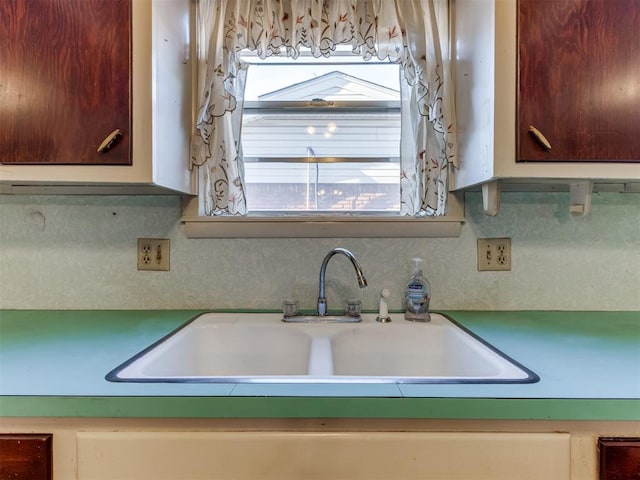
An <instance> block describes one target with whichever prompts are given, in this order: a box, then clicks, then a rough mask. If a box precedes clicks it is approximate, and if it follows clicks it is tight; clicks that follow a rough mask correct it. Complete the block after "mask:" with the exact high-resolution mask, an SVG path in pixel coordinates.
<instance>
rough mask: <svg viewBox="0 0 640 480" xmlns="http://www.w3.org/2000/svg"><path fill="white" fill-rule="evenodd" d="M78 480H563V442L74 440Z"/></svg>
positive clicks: (438, 436) (532, 436)
mask: <svg viewBox="0 0 640 480" xmlns="http://www.w3.org/2000/svg"><path fill="white" fill-rule="evenodd" d="M77 448H78V478H79V479H80V480H107V479H109V480H111V479H114V478H127V479H136V480H152V479H154V480H155V479H157V478H163V479H176V480H178V479H180V480H183V479H189V480H200V479H207V480H216V479H220V480H222V479H225V480H230V479H238V480H240V479H242V480H252V479H261V480H268V479H279V480H282V479H292V480H293V479H323V480H328V479H340V480H345V479H367V480H370V479H379V480H383V479H388V480H392V479H393V480H399V479H422V480H424V479H443V478H446V479H448V480H458V479H469V480H471V479H473V480H482V479H491V480H501V479H504V480H507V479H509V480H513V479H521V480H527V479H531V480H539V479H545V480H569V479H570V469H571V466H570V435H569V434H567V433H484V432H473V433H459V432H79V433H78V434H77Z"/></svg>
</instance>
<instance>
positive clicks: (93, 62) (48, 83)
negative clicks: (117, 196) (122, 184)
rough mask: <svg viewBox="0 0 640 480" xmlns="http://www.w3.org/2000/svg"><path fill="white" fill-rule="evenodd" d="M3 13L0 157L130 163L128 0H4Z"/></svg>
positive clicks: (9, 160) (17, 160)
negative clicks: (106, 145)
mask: <svg viewBox="0 0 640 480" xmlns="http://www.w3.org/2000/svg"><path fill="white" fill-rule="evenodd" d="M0 18H1V19H2V22H0V163H4V164H38V165H47V164H57V165H60V164H65V165H72V164H80V165H84V164H88V165H91V164H100V165H129V164H131V142H130V139H131V25H132V17H131V0H83V1H77V0H3V1H1V2H0ZM116 130H120V135H119V138H118V139H117V141H116V142H114V143H113V145H112V148H111V149H109V150H108V151H107V152H104V153H99V152H98V151H97V149H98V147H99V145H100V144H101V143H102V142H103V141H104V140H105V139H106V138H107V137H108V136H109V135H110V134H111V133H113V132H114V131H116Z"/></svg>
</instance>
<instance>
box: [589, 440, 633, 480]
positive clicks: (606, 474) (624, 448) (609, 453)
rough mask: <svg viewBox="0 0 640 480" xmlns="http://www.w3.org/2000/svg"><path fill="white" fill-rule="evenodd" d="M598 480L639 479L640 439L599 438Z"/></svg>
mask: <svg viewBox="0 0 640 480" xmlns="http://www.w3.org/2000/svg"><path fill="white" fill-rule="evenodd" d="M598 448H599V450H600V480H639V479H640V438H600V439H598Z"/></svg>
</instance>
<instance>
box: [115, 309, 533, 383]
mask: <svg viewBox="0 0 640 480" xmlns="http://www.w3.org/2000/svg"><path fill="white" fill-rule="evenodd" d="M396 317H397V319H396V320H394V321H393V322H390V323H379V322H376V321H375V316H374V315H371V316H369V315H363V321H362V322H361V323H350V324H336V323H322V322H318V323H283V322H282V321H281V318H282V316H281V315H276V314H249V313H245V314H234V313H205V314H202V315H199V316H198V317H196V318H195V319H193V320H191V321H189V322H187V323H186V324H185V325H183V326H182V327H180V328H178V329H177V330H175V331H174V332H172V333H170V334H169V335H167V336H166V337H164V338H162V339H161V340H159V341H158V342H156V343H154V344H153V345H151V346H150V347H148V348H146V349H145V350H143V351H142V352H140V353H138V354H137V355H135V356H134V357H132V358H131V359H129V360H127V361H126V362H124V363H123V364H122V365H120V366H119V367H117V368H116V369H114V370H113V371H111V372H110V373H109V374H108V375H107V379H108V380H110V381H122V382H185V383H188V382H202V383H205V382H206V383H249V382H252V383H314V382H315V383H339V382H364V383H391V382H395V383H531V382H535V381H538V377H537V375H535V374H534V373H533V372H531V371H530V370H528V369H527V368H525V367H523V366H522V365H519V364H518V363H517V362H515V361H514V360H512V359H510V358H509V357H507V356H506V355H505V354H503V353H502V352H500V351H498V350H497V349H495V348H494V347H492V346H491V345H489V344H488V343H486V342H485V341H483V340H482V339H480V338H479V337H477V336H476V335H474V334H473V333H471V332H470V331H468V330H466V329H465V328H463V327H462V326H460V325H459V324H457V323H456V322H454V321H452V320H451V319H449V318H447V317H445V316H444V315H440V314H437V313H433V314H432V315H431V322H428V323H416V322H407V321H405V320H403V319H402V317H401V315H396Z"/></svg>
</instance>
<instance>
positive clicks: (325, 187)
mask: <svg viewBox="0 0 640 480" xmlns="http://www.w3.org/2000/svg"><path fill="white" fill-rule="evenodd" d="M347 58H348V57H347ZM340 59H341V61H338V62H334V60H335V59H319V62H317V63H315V64H310V61H313V59H308V58H305V59H304V61H303V62H302V63H300V62H298V63H294V62H293V61H292V60H290V59H287V58H281V59H279V58H273V57H271V58H270V59H268V60H267V61H265V62H263V63H261V61H260V60H257V59H255V58H254V59H251V65H250V67H249V70H248V76H247V88H246V91H245V104H244V113H243V126H242V134H241V137H242V138H241V140H242V150H243V157H244V162H245V186H246V194H247V208H248V210H249V211H250V212H298V213H300V212H327V213H348V212H354V213H355V212H370V213H373V212H387V213H390V214H391V213H397V212H399V210H400V167H399V157H400V95H399V84H398V81H399V80H398V79H399V75H398V66H397V65H394V64H389V63H382V64H380V63H375V62H372V63H366V62H363V61H362V60H361V59H360V58H358V57H352V59H351V63H345V62H344V57H340ZM256 62H257V63H256Z"/></svg>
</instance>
